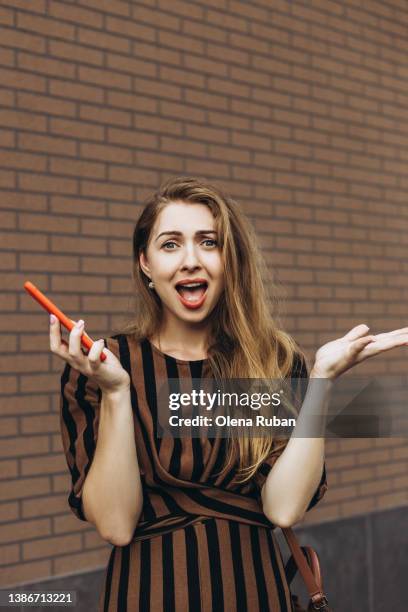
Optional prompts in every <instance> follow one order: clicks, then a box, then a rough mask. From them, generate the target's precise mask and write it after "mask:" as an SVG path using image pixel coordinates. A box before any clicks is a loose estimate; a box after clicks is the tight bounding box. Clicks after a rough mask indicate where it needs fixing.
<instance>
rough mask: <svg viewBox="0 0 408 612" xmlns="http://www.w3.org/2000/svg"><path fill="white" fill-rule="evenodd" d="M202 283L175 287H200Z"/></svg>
mask: <svg viewBox="0 0 408 612" xmlns="http://www.w3.org/2000/svg"><path fill="white" fill-rule="evenodd" d="M201 285H204V283H190V284H189V285H177V286H178V287H201Z"/></svg>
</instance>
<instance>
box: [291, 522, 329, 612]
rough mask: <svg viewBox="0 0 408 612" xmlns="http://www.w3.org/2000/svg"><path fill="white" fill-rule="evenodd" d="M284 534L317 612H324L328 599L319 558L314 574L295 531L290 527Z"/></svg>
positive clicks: (315, 564)
mask: <svg viewBox="0 0 408 612" xmlns="http://www.w3.org/2000/svg"><path fill="white" fill-rule="evenodd" d="M282 533H283V535H284V536H285V538H286V541H287V543H288V546H289V548H290V550H291V552H292V556H293V558H294V560H295V562H296V565H297V566H298V569H299V572H300V573H301V575H302V578H303V580H304V582H305V584H306V587H307V590H308V591H309V595H310V600H311V602H312V604H313V605H314V607H315V609H316V610H319V609H320V610H324V609H325V606H326V605H327V598H326V596H325V594H324V592H323V586H322V579H321V574H320V566H319V564H318V562H317V558H316V560H315V561H316V562H315V563H314V569H315V574H314V573H313V572H312V570H311V568H310V566H309V564H308V562H307V561H306V558H305V556H304V554H303V552H302V549H301V547H300V546H299V543H298V541H297V538H296V535H295V533H294V531H293V530H292V529H291V528H290V527H286V528H282ZM326 609H328V608H326Z"/></svg>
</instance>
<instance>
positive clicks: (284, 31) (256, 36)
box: [0, 0, 408, 585]
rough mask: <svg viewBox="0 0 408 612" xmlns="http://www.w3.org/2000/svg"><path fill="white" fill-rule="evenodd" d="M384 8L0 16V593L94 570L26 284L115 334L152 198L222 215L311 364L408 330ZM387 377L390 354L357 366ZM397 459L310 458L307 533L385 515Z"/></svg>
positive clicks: (403, 83) (93, 9)
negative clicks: (194, 196)
mask: <svg viewBox="0 0 408 612" xmlns="http://www.w3.org/2000/svg"><path fill="white" fill-rule="evenodd" d="M407 27H408V7H407V4H406V2H405V1H403V0H387V1H386V2H379V1H375V0H370V2H364V3H362V2H361V1H359V0H345V1H340V0H339V1H331V0H309V1H307V2H306V1H292V2H290V1H287V0H255V1H251V2H247V1H242V2H240V1H237V0H207V1H206V2H204V1H203V2H196V1H192V0H190V1H188V2H187V1H183V0H171V1H167V0H137V1H134V2H132V1H124V0H72V1H69V0H66V1H54V0H24V1H23V0H1V1H0V144H1V147H0V189H1V196H0V226H1V233H0V244H1V257H0V283H1V287H2V295H1V298H0V311H1V314H0V326H1V327H0V329H1V335H0V351H1V354H2V359H1V366H0V392H1V394H2V398H1V406H2V407H1V418H2V420H1V430H0V431H1V436H2V438H1V443H0V478H1V487H0V491H1V493H0V560H1V561H0V564H1V565H2V567H1V572H0V574H1V576H2V578H1V582H2V585H12V584H18V583H24V582H29V581H33V580H36V579H41V578H46V577H48V576H51V575H58V574H66V573H71V572H77V571H81V570H85V569H90V568H94V567H99V566H103V565H105V563H106V558H107V553H108V552H109V546H107V545H106V544H105V543H104V542H103V541H102V540H101V539H100V538H99V536H98V535H97V533H96V532H95V530H94V528H93V527H91V526H89V525H88V524H86V523H82V522H80V521H78V520H77V519H76V518H75V517H74V516H73V515H72V513H71V512H70V511H69V510H68V505H67V501H66V497H67V494H68V487H69V479H68V473H67V468H66V465H65V463H64V457H63V454H62V446H61V441H60V435H59V421H58V418H59V417H58V411H59V373H60V371H61V366H62V362H61V361H60V360H59V359H57V358H55V359H54V358H53V356H52V355H51V354H50V352H49V345H48V318H47V316H46V315H45V313H43V312H42V311H41V310H40V309H39V307H38V305H36V303H35V302H34V301H33V300H31V298H29V297H28V296H27V295H26V294H25V292H24V290H23V288H22V286H23V283H24V281H25V280H28V279H29V280H31V281H32V282H34V283H35V284H37V285H38V286H39V287H40V288H41V289H42V290H43V291H45V292H46V293H47V294H49V295H50V297H52V298H53V299H55V301H56V303H57V304H59V305H60V306H61V307H62V308H63V309H64V310H65V311H66V312H67V313H69V315H70V316H71V317H72V318H75V319H77V318H79V317H80V316H82V317H84V318H85V321H86V326H87V330H88V332H89V333H90V335H91V336H93V337H95V338H98V337H103V336H106V335H109V334H110V333H111V330H112V329H113V328H114V327H115V326H116V325H117V324H119V323H120V322H121V321H122V317H123V313H124V312H125V311H126V310H127V307H128V300H129V295H130V263H131V261H130V252H131V248H130V246H131V245H130V237H131V232H132V229H133V224H134V221H135V219H136V217H137V215H138V213H139V211H140V202H141V200H142V198H144V197H145V196H146V195H147V194H149V193H151V192H152V190H154V189H155V188H156V187H157V186H158V184H159V183H160V182H161V180H162V179H164V178H166V177H168V176H170V175H176V174H180V173H183V174H191V175H199V176H205V177H206V178H208V179H211V180H214V181H216V182H217V183H218V184H220V185H221V186H222V187H223V188H224V189H225V190H227V191H228V192H229V193H230V194H231V195H232V196H234V197H236V198H237V199H238V200H239V201H240V202H241V204H242V205H243V207H244V208H245V210H246V212H247V213H248V215H249V216H250V218H251V220H252V222H253V223H254V226H255V228H256V230H257V233H258V236H259V239H260V241H261V244H262V247H263V250H264V253H265V256H266V258H267V261H268V263H269V265H270V268H271V270H273V274H274V277H275V279H276V280H277V281H279V282H280V283H281V284H282V286H283V287H284V288H285V291H286V295H287V305H286V310H285V313H286V315H285V322H286V324H287V327H288V329H289V330H290V331H292V332H293V333H294V335H295V336H296V338H297V339H298V341H299V342H300V343H301V344H302V345H303V347H304V348H305V349H306V350H307V352H308V353H309V356H310V357H311V358H312V357H313V354H314V351H315V350H316V349H317V347H318V346H320V345H321V344H322V343H323V342H325V341H327V340H328V339H333V338H335V337H338V336H340V335H343V334H344V333H345V332H346V331H347V330H348V329H350V328H351V327H353V326H354V325H356V324H357V323H361V322H366V323H367V324H368V325H369V326H370V328H371V330H372V331H373V332H380V331H384V330H390V329H394V328H397V327H402V326H405V325H406V324H407V321H406V318H405V315H406V313H407V308H406V303H407V298H408V275H407V274H406V273H407V271H408V259H407V245H408V232H407V227H408V208H407V206H406V198H407V187H408V179H407V170H408V128H407V127H406V124H405V123H404V120H405V119H406V117H407V112H406V108H407V104H408V70H407V67H406V53H407V45H408V41H407ZM359 371H360V372H361V374H365V373H374V374H377V373H380V372H388V373H403V372H405V371H406V351H405V350H404V349H399V350H395V351H393V352H392V353H389V354H387V355H386V356H385V357H384V358H381V359H378V360H377V361H376V360H372V361H371V362H367V363H365V364H363V365H362V366H360V368H359ZM407 462H408V452H407V446H406V443H405V440H404V439H395V438H394V439H389V440H384V439H382V440H375V439H362V440H352V439H348V440H346V439H341V440H335V439H331V440H329V441H328V443H327V468H328V480H329V491H328V493H327V495H326V497H325V499H324V500H323V502H321V504H320V505H319V506H318V507H317V508H315V509H314V510H313V512H311V513H310V516H307V519H306V522H314V521H322V520H332V519H337V518H340V517H347V516H351V515H354V514H360V513H366V512H371V511H378V510H381V509H384V508H387V507H393V506H398V505H406V504H407V501H408V493H407V491H408V487H407V484H408V482H407V475H406V474H407Z"/></svg>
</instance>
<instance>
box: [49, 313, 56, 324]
mask: <svg viewBox="0 0 408 612" xmlns="http://www.w3.org/2000/svg"><path fill="white" fill-rule="evenodd" d="M56 320H57V317H55V316H54V315H53V314H50V323H51V324H52V323H55V321H56Z"/></svg>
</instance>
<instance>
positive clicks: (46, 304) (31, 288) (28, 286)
mask: <svg viewBox="0 0 408 612" xmlns="http://www.w3.org/2000/svg"><path fill="white" fill-rule="evenodd" d="M24 289H25V290H26V291H27V292H28V293H29V294H30V295H31V296H32V297H33V298H34V299H35V300H37V302H38V303H39V304H41V306H42V307H43V308H45V310H47V311H48V312H49V313H50V314H53V315H55V316H56V317H57V319H58V320H59V321H60V322H61V323H62V325H63V326H64V327H66V328H67V329H68V331H71V329H72V328H73V327H74V325H75V324H74V323H72V321H71V319H68V317H67V316H66V315H64V313H63V312H62V310H60V309H59V308H57V306H55V304H54V303H53V302H51V300H49V299H48V298H47V297H46V296H45V295H44V294H43V293H41V291H40V290H39V289H37V287H36V286H35V285H33V283H30V281H27V282H25V283H24ZM81 344H82V345H83V346H84V347H85V348H87V349H88V350H89V349H90V348H91V346H92V345H93V340H91V338H90V337H89V336H88V334H86V333H85V332H84V333H83V334H82V336H81ZM105 359H106V354H105V353H104V352H103V351H102V353H101V361H105Z"/></svg>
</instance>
